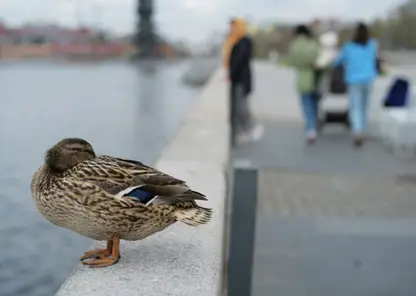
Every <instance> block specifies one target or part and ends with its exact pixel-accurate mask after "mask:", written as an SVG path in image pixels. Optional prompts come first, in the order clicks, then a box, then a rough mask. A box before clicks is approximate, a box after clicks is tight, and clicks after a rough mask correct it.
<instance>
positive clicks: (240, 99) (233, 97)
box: [229, 83, 254, 145]
mask: <svg viewBox="0 0 416 296" xmlns="http://www.w3.org/2000/svg"><path fill="white" fill-rule="evenodd" d="M229 110H230V126H231V143H232V145H234V144H235V140H236V138H237V136H238V135H240V134H242V133H248V132H250V131H251V130H252V128H253V126H254V121H253V117H252V115H251V112H250V108H249V102H248V96H247V95H246V94H245V91H244V87H243V86H242V85H241V84H239V83H231V88H230V108H229Z"/></svg>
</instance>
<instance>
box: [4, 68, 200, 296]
mask: <svg viewBox="0 0 416 296" xmlns="http://www.w3.org/2000/svg"><path fill="white" fill-rule="evenodd" d="M185 67H186V64H185V63H171V64H158V65H155V66H154V67H153V66H152V65H146V66H143V65H141V66H138V65H131V64H128V63H126V62H107V63H99V64H98V63H97V64H94V63H90V64H85V63H84V64H81V63H62V62H61V63H57V62H54V63H52V62H32V63H4V64H0V139H1V140H0V141H1V142H0V184H1V186H2V188H1V190H0V219H1V222H0V295H1V296H6V295H7V296H24V295H30V296H49V295H54V293H55V292H56V290H57V289H58V288H59V286H60V285H61V284H62V282H63V281H64V280H65V278H66V277H67V276H68V275H69V274H70V272H71V270H72V269H73V268H74V267H75V266H76V264H78V262H79V261H78V259H79V257H80V256H81V255H82V254H83V252H84V251H86V250H88V248H89V246H90V244H91V241H89V240H88V239H86V238H83V237H81V236H79V235H77V234H74V233H71V232H70V231H68V230H65V229H61V228H58V227H56V226H54V225H52V224H50V223H49V222H47V221H46V220H45V219H44V218H42V217H41V216H40V214H38V212H37V210H36V208H35V205H34V203H33V201H32V199H31V197H30V180H31V176H32V174H33V172H34V171H35V169H36V168H37V167H38V166H39V165H40V164H41V163H42V161H43V155H44V152H45V150H46V149H47V148H48V147H50V146H51V145H53V144H54V143H55V142H56V141H58V140H60V139H61V138H64V137H82V138H85V139H87V140H88V141H89V142H91V143H92V144H93V146H94V147H95V149H96V152H97V153H98V154H109V155H116V156H121V157H126V158H134V159H138V160H141V161H144V162H146V163H150V164H151V163H153V162H154V161H155V160H156V158H157V156H158V155H159V154H160V153H161V151H162V150H163V148H164V147H165V146H166V144H167V143H168V142H169V140H171V139H172V137H173V136H174V134H175V132H176V131H177V130H178V129H179V127H180V124H181V121H182V119H183V118H184V115H185V114H186V112H187V111H188V109H189V107H190V106H191V103H192V102H193V101H194V100H195V98H196V97H197V94H198V90H197V89H191V88H187V87H185V86H183V85H182V84H181V79H180V78H181V75H182V73H183V71H184V69H185Z"/></svg>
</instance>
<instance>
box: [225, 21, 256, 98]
mask: <svg viewBox="0 0 416 296" xmlns="http://www.w3.org/2000/svg"><path fill="white" fill-rule="evenodd" d="M233 22H234V26H236V30H235V31H234V32H232V33H231V34H230V36H229V38H228V39H227V41H226V46H225V48H224V66H225V67H226V68H228V72H229V77H230V81H231V83H232V84H234V85H235V84H240V85H242V86H243V89H244V93H245V95H247V94H249V93H250V92H251V91H252V82H251V67H250V62H251V57H252V51H253V49H252V47H253V45H252V41H251V39H250V38H249V37H247V36H246V23H245V21H244V20H242V19H234V20H233Z"/></svg>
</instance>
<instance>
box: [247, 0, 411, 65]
mask: <svg viewBox="0 0 416 296" xmlns="http://www.w3.org/2000/svg"><path fill="white" fill-rule="evenodd" d="M368 25H369V27H370V30H371V32H372V35H373V36H374V37H375V38H377V40H378V41H379V44H380V47H381V49H384V50H416V29H415V28H416V0H410V1H408V2H406V3H404V4H402V5H400V6H398V7H396V8H395V9H392V10H391V11H390V12H389V13H388V14H387V16H386V17H384V18H378V19H375V20H373V21H372V22H370V23H368ZM355 26H356V23H350V24H343V25H342V26H340V27H339V28H338V29H337V31H338V33H339V37H340V43H341V44H342V43H343V42H344V41H346V40H350V39H351V37H352V34H353V30H354V28H355ZM293 28H294V25H293V24H292V25H288V24H279V25H273V26H270V27H269V28H267V29H259V30H257V31H256V32H255V33H254V34H253V36H252V37H253V40H254V43H255V55H256V56H257V57H262V58H266V57H267V56H268V54H269V52H270V51H278V52H284V51H286V49H287V46H288V44H289V42H290V40H291V38H292V32H293Z"/></svg>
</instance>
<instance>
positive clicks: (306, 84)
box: [279, 25, 320, 143]
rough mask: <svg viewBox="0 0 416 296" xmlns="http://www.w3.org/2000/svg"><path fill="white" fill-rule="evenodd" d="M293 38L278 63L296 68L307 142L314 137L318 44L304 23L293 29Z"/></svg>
mask: <svg viewBox="0 0 416 296" xmlns="http://www.w3.org/2000/svg"><path fill="white" fill-rule="evenodd" d="M294 35H295V38H294V40H293V41H292V42H291V44H290V45H289V50H288V52H287V54H286V55H285V56H283V57H282V58H281V59H280V61H279V62H280V64H282V65H286V66H289V67H293V68H294V69H295V70H296V75H297V82H296V88H297V91H298V93H299V97H300V104H301V107H302V111H303V117H304V121H305V132H306V138H307V140H308V142H309V143H313V142H314V141H315V139H316V127H317V118H318V98H317V96H316V95H315V93H316V92H315V90H316V83H315V67H314V65H315V62H316V60H317V58H318V55H319V50H320V48H319V44H318V42H317V41H315V40H314V39H313V37H312V34H311V31H310V30H309V28H308V27H307V26H305V25H299V26H298V27H297V28H296V30H295V34H294Z"/></svg>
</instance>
